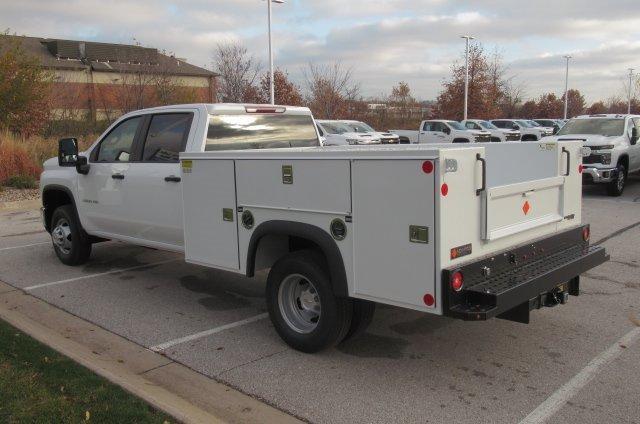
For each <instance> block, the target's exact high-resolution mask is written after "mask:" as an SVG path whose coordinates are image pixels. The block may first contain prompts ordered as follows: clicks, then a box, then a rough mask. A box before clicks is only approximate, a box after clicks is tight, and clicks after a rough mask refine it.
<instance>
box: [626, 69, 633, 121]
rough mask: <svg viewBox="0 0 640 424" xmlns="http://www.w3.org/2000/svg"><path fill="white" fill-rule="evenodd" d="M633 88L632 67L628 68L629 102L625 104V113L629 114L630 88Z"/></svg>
mask: <svg viewBox="0 0 640 424" xmlns="http://www.w3.org/2000/svg"><path fill="white" fill-rule="evenodd" d="M632 88H633V68H629V104H628V106H627V113H628V114H631V89H632Z"/></svg>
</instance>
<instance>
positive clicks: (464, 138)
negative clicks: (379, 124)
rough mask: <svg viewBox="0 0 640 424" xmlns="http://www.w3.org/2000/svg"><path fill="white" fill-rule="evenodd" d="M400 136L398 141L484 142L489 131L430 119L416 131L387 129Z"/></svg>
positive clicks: (416, 142) (488, 139)
mask: <svg viewBox="0 0 640 424" xmlns="http://www.w3.org/2000/svg"><path fill="white" fill-rule="evenodd" d="M389 132H391V133H394V134H397V135H398V136H399V137H400V143H410V144H418V143H474V142H475V143H486V142H490V141H491V133H490V132H489V131H486V130H470V129H468V128H466V127H465V126H464V125H462V124H461V123H460V122H458V121H449V120H446V119H430V120H427V121H422V122H421V123H420V129H419V130H418V131H411V130H389Z"/></svg>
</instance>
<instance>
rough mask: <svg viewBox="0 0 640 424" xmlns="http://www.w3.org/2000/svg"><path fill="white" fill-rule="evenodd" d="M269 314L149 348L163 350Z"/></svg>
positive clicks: (156, 350) (257, 319) (248, 322)
mask: <svg viewBox="0 0 640 424" xmlns="http://www.w3.org/2000/svg"><path fill="white" fill-rule="evenodd" d="M268 316H269V314H267V313H264V314H260V315H256V316H253V317H249V318H247V319H243V320H241V321H236V322H232V323H231V324H226V325H221V326H220V327H216V328H212V329H210V330H205V331H201V332H199V333H195V334H191V335H190V336H185V337H181V338H179V339H174V340H169V341H168V342H165V343H161V344H159V345H156V346H151V347H150V348H149V349H151V350H153V351H155V352H159V351H161V350H165V349H167V348H170V347H172V346H175V345H179V344H182V343H186V342H190V341H193V340H197V339H201V338H203V337H207V336H210V335H212V334H216V333H220V332H222V331H225V330H228V329H230V328H235V327H240V326H242V325H245V324H250V323H252V322H255V321H260V320H261V319H264V318H267V317H268Z"/></svg>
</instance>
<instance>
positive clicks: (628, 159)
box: [550, 114, 640, 196]
mask: <svg viewBox="0 0 640 424" xmlns="http://www.w3.org/2000/svg"><path fill="white" fill-rule="evenodd" d="M639 137H640V115H615V114H608V115H607V114H598V115H582V116H578V117H577V118H573V119H572V120H570V121H569V122H567V123H566V124H565V125H564V126H563V127H562V128H561V129H560V131H558V134H557V135H556V137H553V138H550V140H560V141H565V140H578V141H582V142H584V146H585V147H586V148H587V149H588V152H589V155H588V156H587V157H585V158H583V159H582V162H583V164H584V170H583V174H582V175H583V181H584V182H585V183H586V184H594V183H596V184H599V183H601V184H606V185H607V192H608V193H609V195H610V196H620V195H622V191H623V190H624V187H625V185H626V183H627V176H628V174H629V173H630V172H638V171H640V145H639V144H638V138H639Z"/></svg>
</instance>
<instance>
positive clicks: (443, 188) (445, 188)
mask: <svg viewBox="0 0 640 424" xmlns="http://www.w3.org/2000/svg"><path fill="white" fill-rule="evenodd" d="M440 193H442V195H443V196H446V195H447V194H449V186H448V185H447V183H444V184H442V186H441V187H440Z"/></svg>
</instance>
